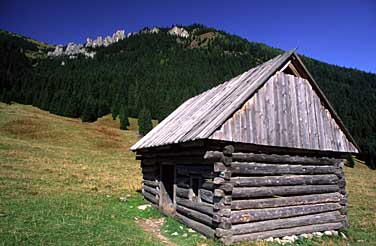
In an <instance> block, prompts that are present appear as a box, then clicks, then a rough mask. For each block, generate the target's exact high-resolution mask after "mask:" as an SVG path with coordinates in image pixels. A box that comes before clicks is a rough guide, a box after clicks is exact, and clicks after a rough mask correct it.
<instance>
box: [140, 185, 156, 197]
mask: <svg viewBox="0 0 376 246" xmlns="http://www.w3.org/2000/svg"><path fill="white" fill-rule="evenodd" d="M142 188H143V189H144V190H145V191H147V192H149V193H151V194H153V195H157V194H158V193H159V191H158V190H157V189H156V187H151V186H148V185H146V184H144V185H143V186H142Z"/></svg>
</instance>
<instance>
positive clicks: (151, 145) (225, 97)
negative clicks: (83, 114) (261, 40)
mask: <svg viewBox="0 0 376 246" xmlns="http://www.w3.org/2000/svg"><path fill="white" fill-rule="evenodd" d="M131 150H132V151H134V152H136V154H137V155H136V156H137V159H139V160H141V167H142V174H143V189H142V193H143V195H144V197H145V199H146V200H148V201H150V202H151V203H152V204H153V205H154V206H156V207H157V208H159V209H160V211H161V212H163V213H164V214H166V215H169V216H173V217H175V218H176V219H177V220H179V221H181V222H182V223H183V224H185V225H187V226H188V227H190V228H192V229H194V230H196V231H197V232H199V233H201V234H203V235H205V236H206V237H209V238H213V239H217V240H220V241H222V242H223V243H224V244H226V245H229V244H231V243H233V242H240V241H245V240H259V239H265V238H268V237H283V236H287V235H298V234H303V233H313V232H322V231H326V230H338V229H341V228H346V227H347V226H348V220H347V194H346V190H345V184H346V181H345V176H344V172H343V169H344V159H345V157H346V156H347V155H348V154H349V153H358V152H359V147H358V145H357V144H356V142H355V141H354V139H353V137H352V136H351V135H350V133H349V131H348V130H347V129H346V127H345V126H344V124H343V122H342V121H341V119H340V118H339V116H338V114H337V113H336V112H335V110H334V109H333V107H332V106H331V105H330V103H329V101H328V99H327V98H326V97H325V95H324V93H323V92H322V90H321V89H320V88H319V86H318V84H317V83H316V82H315V80H314V79H313V77H312V75H311V74H310V73H309V71H308V70H307V68H306V67H305V65H304V64H303V62H302V60H301V59H300V57H299V56H298V55H297V54H296V53H295V50H291V51H288V52H285V53H283V54H281V55H279V56H277V57H275V58H273V59H271V60H269V61H267V62H265V63H263V64H261V65H259V66H257V67H255V68H252V69H250V70H249V71H247V72H244V73H243V74H240V75H239V76H237V77H235V78H233V79H231V80H229V81H226V82H224V83H223V84H220V85H218V86H216V87H214V88H212V89H210V90H208V91H205V92H203V93H201V94H199V95H197V96H195V97H193V98H191V99H189V100H187V101H186V102H184V103H183V104H182V105H181V106H180V107H178V108H177V109H176V110H175V111H174V112H172V113H171V114H170V115H169V116H168V117H167V118H166V119H164V120H163V121H162V122H161V123H160V124H158V125H157V126H156V127H155V128H154V129H153V130H152V131H150V132H149V133H148V134H147V135H146V136H144V137H143V138H142V139H141V140H139V141H138V142H137V143H136V144H135V145H133V146H132V147H131Z"/></svg>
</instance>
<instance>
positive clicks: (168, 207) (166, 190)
mask: <svg viewBox="0 0 376 246" xmlns="http://www.w3.org/2000/svg"><path fill="white" fill-rule="evenodd" d="M161 181H162V183H161V203H160V206H161V208H162V210H163V212H165V213H167V214H170V215H171V214H173V213H174V212H175V206H174V182H175V166H174V165H162V166H161Z"/></svg>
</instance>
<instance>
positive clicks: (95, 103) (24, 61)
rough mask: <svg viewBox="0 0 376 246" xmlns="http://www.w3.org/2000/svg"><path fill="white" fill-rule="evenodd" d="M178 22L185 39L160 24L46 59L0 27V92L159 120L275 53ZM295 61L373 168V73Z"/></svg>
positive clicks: (84, 114)
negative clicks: (90, 53)
mask: <svg viewBox="0 0 376 246" xmlns="http://www.w3.org/2000/svg"><path fill="white" fill-rule="evenodd" d="M184 28H185V29H186V30H187V31H188V32H189V34H190V36H189V37H188V38H182V37H177V36H173V35H168V34H167V33H166V32H167V30H168V29H165V28H161V29H160V30H161V31H160V32H159V33H140V34H137V35H132V36H130V37H128V38H126V39H124V40H121V41H119V42H117V43H114V44H112V45H110V46H108V47H100V48H96V49H95V52H96V55H95V56H94V58H93V59H91V58H86V57H84V56H80V55H79V56H78V58H77V59H69V57H67V56H62V57H56V58H46V56H43V54H44V53H46V51H47V50H50V47H48V46H45V47H43V48H41V46H40V47H39V49H37V50H35V47H34V46H32V45H31V44H34V45H35V43H31V41H30V40H29V39H26V38H20V37H17V36H14V35H12V34H10V33H7V32H1V33H0V52H1V57H0V59H1V60H0V64H1V66H0V69H1V71H0V78H1V81H0V83H1V84H0V98H1V100H2V101H4V102H10V101H17V102H20V103H24V104H32V105H34V106H37V107H39V108H42V109H45V110H49V111H50V112H52V113H54V114H59V115H63V116H68V117H81V119H82V120H84V121H95V120H96V119H97V118H98V117H101V116H103V115H105V114H108V113H110V112H112V113H113V116H114V117H115V116H117V115H118V114H119V112H121V113H122V114H121V115H120V116H122V117H121V118H123V119H124V115H129V116H133V117H140V118H142V119H145V120H146V121H148V118H150V116H151V117H152V118H154V119H158V120H162V119H163V118H164V117H166V116H167V115H168V114H169V113H170V112H171V111H172V110H174V109H175V108H176V107H177V106H178V105H179V104H181V103H182V102H183V101H185V100H186V99H187V98H189V97H192V96H194V95H196V94H198V93H200V92H202V91H204V90H206V89H209V88H211V87H213V86H214V85H217V84H219V83H221V82H223V81H225V80H227V79H230V78H232V77H234V76H236V75H238V74H239V73H242V72H244V71H246V70H248V69H250V68H251V67H253V66H255V65H258V64H260V63H262V62H264V61H266V60H268V59H270V58H272V57H274V56H276V55H277V54H279V53H281V52H283V51H282V50H279V49H274V48H271V47H269V46H266V45H264V44H260V43H254V42H249V41H247V40H245V39H242V38H240V37H238V36H234V35H229V34H227V33H225V32H222V31H217V30H215V29H212V28H206V27H204V26H201V25H191V26H186V27H184ZM90 49H91V50H94V49H93V48H90ZM30 54H40V55H30ZM303 60H304V62H305V64H306V65H307V67H308V69H309V70H310V72H311V73H312V74H313V76H314V78H315V79H316V80H317V82H318V83H319V85H320V87H321V88H322V89H323V90H324V92H325V94H326V95H327V97H328V98H329V100H330V101H331V103H332V104H333V106H334V108H335V109H336V111H337V112H338V113H339V115H340V116H341V118H342V119H343V121H344V123H345V125H346V126H347V127H348V129H349V130H350V132H351V133H352V135H353V136H354V137H355V139H356V140H357V142H358V144H359V145H360V146H361V148H362V150H363V151H364V153H365V156H364V158H366V159H368V160H367V161H368V163H369V165H370V166H373V162H372V161H371V160H370V159H369V158H370V157H373V158H374V153H375V149H376V118H375V116H374V115H376V107H375V106H374V105H376V75H375V74H371V73H365V72H362V71H359V70H356V69H348V68H342V67H338V66H335V65H329V64H326V63H323V62H319V61H317V60H314V59H311V58H307V57H303ZM125 118H126V117H125ZM124 128H125V127H124Z"/></svg>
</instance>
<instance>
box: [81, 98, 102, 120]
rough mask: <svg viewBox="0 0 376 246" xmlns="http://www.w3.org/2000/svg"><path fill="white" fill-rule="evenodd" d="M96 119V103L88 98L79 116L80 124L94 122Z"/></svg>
mask: <svg viewBox="0 0 376 246" xmlns="http://www.w3.org/2000/svg"><path fill="white" fill-rule="evenodd" d="M97 119H98V107H97V103H96V101H95V100H94V99H93V98H91V97H89V99H88V100H87V102H86V105H85V108H84V111H83V112H82V115H81V120H82V122H94V121H96V120H97Z"/></svg>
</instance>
